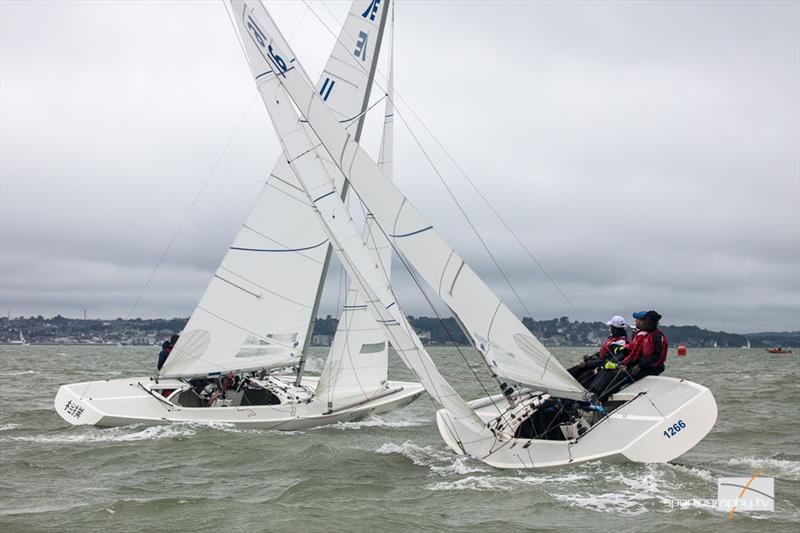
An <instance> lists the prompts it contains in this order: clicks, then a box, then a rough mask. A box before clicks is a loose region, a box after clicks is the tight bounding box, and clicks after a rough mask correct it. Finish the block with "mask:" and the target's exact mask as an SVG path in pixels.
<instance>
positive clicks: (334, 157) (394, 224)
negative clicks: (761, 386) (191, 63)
mask: <svg viewBox="0 0 800 533" xmlns="http://www.w3.org/2000/svg"><path fill="white" fill-rule="evenodd" d="M379 2H380V0H373V2H372V6H373V7H376V6H377V5H378V4H379ZM230 4H231V6H232V8H233V12H234V15H235V20H236V23H237V29H238V31H239V34H240V35H241V37H242V42H243V44H244V50H245V53H246V55H247V58H248V61H249V63H250V68H251V70H252V73H253V75H254V76H255V77H256V78H257V79H259V80H260V81H261V80H263V81H261V83H260V85H259V90H260V91H261V94H262V96H263V101H264V103H265V105H266V107H267V111H268V112H269V115H270V118H271V120H272V123H273V127H274V128H275V131H276V133H277V136H278V139H279V140H280V142H281V145H282V147H283V150H284V153H285V154H286V156H287V159H288V161H290V167H291V170H292V171H293V172H294V174H295V175H296V176H297V178H298V182H299V183H300V185H301V186H302V189H303V192H304V193H305V199H306V201H308V202H310V203H311V204H313V205H314V207H315V214H316V215H317V218H318V221H319V223H320V225H321V226H322V227H323V229H324V231H325V233H326V235H327V238H328V239H329V240H330V242H331V243H332V244H333V250H334V252H335V253H336V255H337V257H338V258H339V260H340V262H341V263H342V264H343V265H344V267H345V269H346V270H347V273H348V276H349V277H350V280H351V282H352V283H353V284H354V286H355V287H357V288H358V290H359V291H360V292H361V294H362V295H363V300H362V301H363V302H364V305H366V307H367V309H368V310H369V312H370V313H371V314H372V316H373V317H374V319H375V321H376V322H377V324H379V325H380V327H381V328H382V330H383V331H384V334H385V336H386V338H388V339H389V340H390V342H391V344H392V347H393V348H394V349H395V351H396V352H397V353H398V355H399V356H400V358H401V359H402V360H403V362H404V363H405V364H406V365H407V366H408V367H409V368H410V369H411V370H412V371H413V372H414V374H415V376H416V377H417V379H418V380H419V381H420V383H421V384H422V385H423V386H424V387H425V389H426V390H427V391H428V394H429V395H430V397H431V400H432V401H433V403H434V405H435V407H436V409H437V413H436V420H437V425H438V428H439V432H440V434H441V436H442V438H443V439H444V441H445V442H446V443H447V444H448V446H450V448H452V449H453V451H455V452H456V453H458V454H461V455H467V456H470V457H472V458H474V459H476V460H478V461H482V462H484V463H487V464H489V465H492V466H495V467H500V468H514V469H518V468H543V467H555V466H561V465H567V464H575V463H580V462H585V461H591V460H598V459H610V460H614V461H640V462H666V461H670V460H672V459H674V458H676V457H678V456H680V455H681V454H683V453H685V452H686V451H688V450H689V449H691V448H692V447H693V446H694V445H695V444H697V443H698V442H699V441H700V440H701V439H703V438H704V437H705V436H706V435H707V434H708V432H709V431H710V430H711V428H712V427H713V426H714V423H715V421H716V418H717V405H716V402H715V400H714V397H713V395H712V394H711V392H710V391H709V389H708V388H706V387H704V386H702V385H698V384H695V383H692V382H689V381H686V380H684V379H676V378H670V377H665V376H647V377H645V378H643V379H641V380H639V381H637V382H636V383H634V384H632V385H630V386H629V387H627V388H625V389H624V390H622V391H621V392H620V393H618V394H615V395H614V396H612V398H611V399H610V401H609V402H607V403H606V408H607V409H608V411H609V413H608V415H607V416H605V415H602V414H599V413H598V412H596V410H593V409H592V408H591V407H592V406H593V405H591V404H590V403H589V402H590V401H591V400H592V399H591V397H590V395H589V394H588V392H587V391H586V390H585V389H584V388H583V387H582V386H581V385H580V383H578V382H577V381H576V380H575V379H574V378H573V377H572V376H571V375H570V374H569V373H568V372H567V370H566V369H565V368H564V367H563V366H562V365H561V364H560V363H559V362H558V361H557V360H556V359H555V358H554V357H553V356H552V354H551V353H550V352H549V351H548V350H547V349H546V348H545V347H544V346H543V345H542V344H541V342H539V340H538V339H536V337H534V336H533V335H532V334H531V332H530V331H529V330H528V329H527V328H526V327H525V326H524V325H523V324H522V322H521V321H520V320H519V319H518V318H517V317H516V316H515V315H514V314H513V313H512V312H511V310H510V309H508V307H506V305H505V304H503V302H502V301H501V300H500V299H499V298H498V297H497V296H496V295H495V294H494V292H493V291H492V290H491V289H490V288H489V287H488V286H487V285H486V284H485V283H484V282H483V281H482V280H481V279H480V277H478V275H477V274H476V273H475V272H474V271H473V270H472V269H471V268H470V267H469V265H467V263H466V262H465V261H464V260H463V259H462V258H461V257H460V256H459V255H458V254H457V253H456V251H455V250H453V249H452V248H451V247H450V246H449V245H448V244H447V243H446V242H445V241H444V239H443V238H442V237H441V236H440V235H439V233H438V231H437V230H436V229H435V228H434V227H433V226H432V225H431V224H430V223H429V222H428V221H427V220H426V219H425V218H424V217H423V215H422V214H421V213H420V212H419V211H417V209H416V208H415V207H414V206H413V204H412V203H411V201H410V200H409V199H408V198H407V197H406V196H405V195H403V193H402V192H401V191H400V190H399V189H398V188H397V186H396V185H395V184H394V183H392V182H391V181H390V180H389V179H388V176H385V175H384V174H383V172H382V169H381V167H380V165H379V164H376V163H375V162H374V161H373V160H372V159H371V158H370V157H369V155H367V154H366V152H364V150H363V149H362V148H361V147H360V146H359V145H358V143H357V142H355V140H354V139H353V138H352V136H351V135H350V134H349V132H348V131H346V129H345V127H344V126H343V125H342V124H341V123H340V120H339V119H338V117H337V116H335V115H334V114H332V113H331V112H330V110H329V109H327V108H326V106H325V103H324V99H323V98H320V96H319V91H318V90H316V89H315V88H314V86H312V85H311V84H310V83H309V82H308V80H307V79H304V77H303V75H302V71H301V70H299V69H298V61H297V59H296V57H295V55H294V54H293V53H292V51H291V49H290V48H289V46H288V43H287V42H286V40H285V39H284V38H283V36H282V35H281V32H280V30H279V29H278V27H277V26H276V25H275V23H274V21H273V20H272V18H271V17H270V15H269V13H268V12H267V11H266V10H265V9H264V7H263V6H262V5H261V4H260V3H259V2H250V1H243V0H230ZM481 72H483V70H481V69H476V75H481ZM262 73H268V75H262ZM498 74H500V73H498V72H496V71H492V72H491V75H492V76H495V75H498ZM315 150H317V152H316V154H319V153H320V152H322V153H323V156H322V157H318V155H315V152H314V151H315ZM331 167H334V168H337V169H338V170H339V171H340V172H341V173H342V174H343V175H344V176H345V177H346V178H347V180H348V181H347V183H348V184H349V186H350V187H352V188H353V189H354V190H355V191H356V193H357V194H358V197H359V199H360V201H361V202H362V203H363V205H364V207H365V210H366V212H367V213H368V217H369V219H370V220H372V221H374V223H375V225H376V226H377V227H378V228H379V229H380V231H381V232H382V233H383V234H384V235H385V236H386V238H387V241H388V242H389V244H390V245H391V246H392V248H393V249H394V250H395V251H396V252H397V253H398V255H399V256H400V257H401V258H402V259H403V263H404V265H407V269H408V271H409V272H411V273H412V274H413V275H417V274H418V276H419V278H421V280H424V281H425V282H427V284H428V285H429V287H431V288H432V290H433V291H434V292H435V293H436V294H437V295H438V296H439V297H440V298H441V299H442V300H443V301H444V303H445V304H446V305H447V306H448V307H449V309H450V310H451V311H452V312H453V314H454V315H455V317H456V320H457V321H458V323H459V325H461V327H462V329H463V330H464V332H465V333H466V334H467V337H468V338H469V340H470V341H471V343H472V345H473V347H474V348H475V350H476V351H477V352H478V353H479V354H480V359H481V361H482V362H483V364H484V365H485V366H486V368H487V369H488V371H489V372H490V374H491V376H492V377H493V378H495V379H496V383H497V386H498V388H499V390H500V391H502V393H500V394H496V395H490V394H489V393H488V392H487V393H486V396H485V397H483V398H481V399H478V400H474V401H472V402H467V401H465V400H464V399H463V398H462V397H461V396H460V395H459V394H458V393H457V392H456V391H455V389H454V388H453V387H452V386H451V385H450V383H448V381H447V380H446V379H445V378H444V376H442V374H441V373H440V372H439V370H438V368H437V367H436V364H435V363H434V361H433V359H432V358H431V356H430V354H429V353H428V352H427V350H426V349H425V347H424V345H423V344H422V342H421V341H420V339H419V337H418V336H417V334H416V333H415V331H414V329H413V328H412V327H411V325H410V324H409V322H408V320H407V318H406V316H407V315H406V313H405V312H404V311H403V309H402V307H401V305H400V303H399V302H398V300H397V298H396V296H395V293H394V287H393V286H392V285H391V283H390V282H389V280H388V279H387V278H386V277H385V276H383V275H381V269H380V268H379V266H378V265H377V264H376V261H375V259H374V255H373V254H372V253H371V251H370V249H369V248H368V247H367V246H366V244H365V243H364V241H363V239H361V238H359V235H360V232H359V230H358V228H357V226H356V225H355V223H354V221H353V219H352V217H351V216H350V214H349V211H348V209H347V207H346V205H345V204H344V203H343V202H342V200H341V196H342V195H341V192H342V189H341V187H342V184H341V182H337V181H336V180H333V179H331V178H330V176H329V175H328V174H327V172H325V170H326V169H327V168H331ZM412 269H413V272H412ZM566 400H573V401H576V402H577V404H575V403H573V404H572V405H578V406H582V407H579V408H578V410H577V411H576V414H575V416H573V417H572V418H570V417H567V416H566V415H564V418H563V419H559V418H558V415H553V414H550V413H552V412H554V413H561V412H562V411H561V407H560V406H562V405H563V402H565V401H566ZM594 407H597V406H594ZM601 411H602V410H601ZM542 420H549V421H550V422H546V423H545V427H544V428H542V426H541V424H542ZM537 428H539V429H537ZM540 429H541V431H539V430H540Z"/></svg>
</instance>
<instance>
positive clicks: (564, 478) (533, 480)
mask: <svg viewBox="0 0 800 533" xmlns="http://www.w3.org/2000/svg"><path fill="white" fill-rule="evenodd" d="M587 479H589V476H587V475H583V474H574V473H573V474H565V475H547V474H545V475H542V476H523V477H513V476H508V477H506V476H491V475H490V476H467V477H465V478H462V479H457V480H455V481H441V482H439V483H433V484H431V485H428V486H427V487H426V488H427V489H428V490H436V491H450V490H473V491H511V490H515V489H519V488H520V487H526V486H535V485H543V484H545V483H572V482H575V481H582V480H587Z"/></svg>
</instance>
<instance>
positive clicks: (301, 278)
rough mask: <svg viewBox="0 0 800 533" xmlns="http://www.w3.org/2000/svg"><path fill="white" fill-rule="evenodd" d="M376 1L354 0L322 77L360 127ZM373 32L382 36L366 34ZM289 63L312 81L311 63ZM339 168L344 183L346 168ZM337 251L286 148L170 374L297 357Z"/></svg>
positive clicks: (327, 93) (343, 115)
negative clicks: (328, 262)
mask: <svg viewBox="0 0 800 533" xmlns="http://www.w3.org/2000/svg"><path fill="white" fill-rule="evenodd" d="M374 4H375V2H374V0H356V1H355V2H353V5H352V7H351V9H350V12H349V14H348V17H347V20H346V21H345V24H344V26H343V27H342V31H341V34H340V35H339V39H338V41H337V43H336V45H335V46H334V50H333V53H332V54H331V57H330V59H329V60H328V64H327V65H326V67H325V71H324V72H323V74H322V75H321V77H320V81H319V84H318V87H317V93H318V94H320V95H321V101H324V102H325V105H327V106H329V108H330V109H331V110H332V112H333V113H334V114H335V115H336V116H337V117H340V119H339V120H341V121H342V123H343V125H344V126H348V127H349V126H352V128H350V130H349V131H350V132H351V134H353V135H354V134H355V130H356V129H357V128H358V127H359V126H360V123H361V121H360V120H359V119H360V118H361V116H362V113H363V111H364V110H365V109H366V106H367V100H368V95H369V89H370V84H369V83H368V79H369V77H370V76H369V72H370V66H371V65H372V64H373V57H374V55H375V54H376V51H377V48H378V45H379V39H378V38H377V37H378V34H379V29H380V27H381V25H382V22H383V20H384V17H385V13H386V9H377V10H374V11H373V5H374ZM364 13H367V15H366V16H362V14H364ZM365 33H366V34H367V35H372V36H374V38H372V39H370V38H366V39H364V38H363V37H361V36H362V35H364V34H365ZM354 50H358V52H359V53H358V55H357V56H356V54H355V53H354ZM362 62H365V63H366V65H367V68H364V67H362V65H361V63H362ZM260 67H263V70H260V71H254V75H255V77H256V83H259V82H261V81H262V79H263V78H264V77H267V76H269V73H270V72H271V67H270V66H269V65H267V64H262V65H260ZM254 68H255V66H254ZM288 68H291V69H292V70H293V71H294V72H295V73H297V74H298V75H299V76H301V77H302V78H303V79H304V80H305V81H306V83H310V81H309V79H308V76H307V75H306V74H305V73H304V72H303V71H302V69H300V68H297V67H296V66H294V65H288ZM373 68H374V66H373ZM337 175H338V177H337V178H336V179H338V180H339V184H340V187H341V183H342V182H343V179H344V178H343V177H341V176H340V173H339V172H338V171H337ZM328 254H329V252H328V242H327V238H326V236H325V233H324V232H323V231H322V229H321V228H320V226H319V223H318V221H317V220H316V218H315V215H314V213H313V211H312V210H311V206H310V205H309V202H308V199H307V198H306V196H305V193H304V192H303V189H302V187H301V186H300V185H299V183H298V182H297V179H296V177H295V176H294V174H293V172H292V171H291V170H290V169H289V166H288V164H287V163H286V161H285V158H284V157H281V158H280V160H279V161H278V162H277V163H276V165H275V168H274V169H273V171H272V173H271V174H270V175H269V177H268V178H267V180H266V183H265V185H264V188H263V190H262V191H261V193H260V195H259V197H258V200H257V202H256V204H255V206H254V208H253V210H252V211H251V213H250V215H249V216H248V217H247V220H246V221H245V223H244V225H243V226H242V228H241V230H240V231H239V233H238V235H237V236H236V238H235V239H234V242H233V244H232V245H231V247H230V249H229V250H228V252H227V254H226V255H225V257H224V259H223V260H222V264H221V265H220V266H219V268H218V269H217V271H216V272H215V274H214V276H213V278H212V279H211V282H210V284H209V286H208V288H207V289H206V292H205V293H204V294H203V297H202V298H201V299H200V302H199V304H198V305H197V308H196V309H195V310H194V312H193V313H192V316H191V317H190V319H189V322H188V323H187V324H186V327H185V328H184V332H183V334H182V335H181V339H180V340H179V341H178V344H177V345H176V346H175V348H174V349H173V351H172V353H171V354H170V356H169V359H167V362H166V363H165V365H164V367H163V368H162V370H161V372H160V375H162V376H167V377H173V376H191V375H206V374H214V373H217V372H227V371H237V370H249V369H258V368H269V367H281V366H288V365H292V364H297V363H298V362H299V361H300V359H301V354H302V352H303V350H304V349H305V348H306V341H307V338H308V335H309V334H310V329H311V325H312V324H313V320H314V318H315V316H314V315H315V314H316V309H315V307H316V303H317V301H318V296H319V291H320V290H321V289H320V287H321V284H322V282H323V276H324V266H325V263H326V258H327V256H328Z"/></svg>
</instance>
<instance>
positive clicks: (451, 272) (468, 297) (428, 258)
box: [231, 0, 586, 399]
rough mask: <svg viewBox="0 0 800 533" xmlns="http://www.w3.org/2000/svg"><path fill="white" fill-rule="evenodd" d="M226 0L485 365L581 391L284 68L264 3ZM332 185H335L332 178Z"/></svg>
mask: <svg viewBox="0 0 800 533" xmlns="http://www.w3.org/2000/svg"><path fill="white" fill-rule="evenodd" d="M231 3H232V4H233V5H234V6H235V7H234V12H235V13H237V14H238V15H239V16H238V18H237V23H238V24H239V27H240V31H241V32H242V36H243V37H242V38H243V40H244V41H245V42H248V43H249V45H250V46H249V47H246V51H247V53H248V54H249V55H251V57H250V59H251V61H252V60H253V57H254V56H255V57H258V58H260V59H261V60H263V61H264V62H265V63H266V64H268V65H272V66H273V67H274V69H275V70H276V73H277V76H276V79H277V80H278V82H279V83H280V84H281V85H282V86H283V87H284V88H285V90H286V92H287V94H288V95H289V96H290V98H291V100H292V102H293V103H294V105H295V106H296V107H297V109H298V110H299V111H300V114H301V115H302V116H303V117H304V119H305V120H306V121H307V126H308V127H309V128H311V129H312V130H313V132H314V134H315V135H316V137H317V138H318V139H319V141H320V142H321V143H322V145H323V147H324V149H325V150H326V151H327V152H328V154H330V155H329V157H330V158H332V159H333V161H335V163H336V166H337V167H339V168H340V169H341V170H342V172H343V173H344V174H345V175H346V176H347V178H348V180H349V183H350V184H351V186H352V187H353V188H354V189H355V191H356V193H357V194H358V196H359V197H360V199H361V201H362V202H363V203H364V204H365V205H366V206H367V207H368V209H369V211H370V212H371V213H372V214H373V216H374V219H375V221H376V223H377V224H378V225H379V226H380V227H381V229H382V231H383V232H384V233H386V234H387V235H388V236H389V237H390V239H391V241H392V244H393V246H394V247H395V248H396V249H398V250H399V251H400V252H401V253H402V254H403V255H404V256H405V258H406V259H407V260H408V261H409V262H410V263H411V264H412V265H414V267H415V268H416V269H417V271H418V272H419V274H420V275H421V276H422V277H423V279H425V281H426V282H427V283H428V284H429V285H430V286H431V287H432V288H434V290H436V292H437V294H439V296H440V297H441V298H442V299H443V300H444V302H445V303H446V304H447V305H448V307H449V308H450V309H451V310H452V311H453V312H454V313H455V315H456V316H457V317H458V319H459V321H460V322H461V323H462V324H463V325H464V327H465V328H466V330H467V332H468V333H469V335H470V337H471V340H472V342H473V344H474V345H475V347H476V348H477V349H478V350H479V351H480V353H481V354H482V355H483V357H484V359H485V361H486V363H487V365H488V366H489V368H490V369H491V370H492V371H493V372H494V373H495V374H497V375H498V376H500V377H502V378H505V379H507V380H509V381H511V382H513V383H518V384H521V385H525V386H529V387H533V388H536V389H538V390H543V391H547V392H550V393H551V394H553V395H554V396H560V397H566V398H576V399H583V398H585V397H586V390H585V389H584V388H583V387H582V386H581V385H580V384H579V383H578V382H577V381H576V380H575V379H574V378H573V377H572V376H571V375H570V374H569V373H568V372H567V371H566V369H565V368H564V367H563V366H561V364H560V363H559V362H558V361H557V360H556V359H555V357H553V356H552V354H550V353H549V351H548V350H547V349H546V348H545V347H544V346H543V345H542V344H541V342H539V340H538V339H537V338H536V337H534V336H533V335H532V334H531V333H530V331H528V329H527V328H526V327H525V326H524V325H523V324H522V322H521V321H520V320H519V319H518V318H517V317H516V316H515V315H514V314H513V313H512V312H511V310H510V309H508V307H506V306H505V304H503V303H502V301H501V300H500V299H499V298H498V297H497V296H496V295H495V294H494V293H493V292H492V290H491V289H489V287H488V286H487V285H486V284H485V283H484V282H483V281H482V280H481V279H480V278H479V277H478V275H477V274H476V273H475V272H474V271H473V270H472V269H471V268H470V267H469V266H468V265H467V264H466V263H465V262H464V260H463V259H462V258H461V257H460V256H459V255H458V254H456V252H455V251H454V250H453V249H452V248H451V247H450V246H449V245H448V244H447V243H446V242H445V241H444V239H442V237H441V236H440V235H439V234H438V232H437V231H436V230H435V229H434V228H433V226H431V225H430V224H429V223H428V222H427V220H425V218H424V217H423V216H422V215H421V214H420V213H419V211H417V210H416V208H414V206H413V205H412V204H411V203H410V202H409V200H408V199H407V198H406V197H405V196H404V195H403V194H402V192H400V190H399V189H398V188H397V187H396V186H395V185H394V184H393V183H392V182H391V181H390V180H388V179H386V177H385V176H383V175H382V174H381V172H380V169H379V168H378V167H377V165H376V164H375V162H374V161H372V160H371V159H370V157H369V155H368V154H367V153H366V152H365V151H364V150H362V149H361V147H360V146H359V145H358V143H356V142H355V141H354V140H353V138H352V135H351V134H350V133H349V132H347V131H346V130H345V129H344V128H343V127H342V126H341V125H340V124H339V123H338V121H337V120H336V118H335V117H334V116H333V115H332V114H331V113H330V112H329V111H328V110H327V109H326V108H325V104H324V102H323V101H322V100H321V99H320V98H319V97H318V95H317V94H315V92H314V89H313V88H312V87H311V86H310V85H309V84H308V83H307V82H306V81H305V80H304V79H303V78H302V76H301V75H299V73H298V72H296V69H292V68H287V67H286V66H287V65H289V64H292V63H293V62H294V55H293V54H292V52H291V50H290V49H289V47H288V44H287V43H286V41H285V40H284V39H283V37H282V36H281V35H280V32H279V30H278V28H277V27H276V26H275V24H274V22H273V21H272V19H271V18H270V16H269V15H268V14H267V12H266V10H264V9H263V7H262V6H260V4H248V3H246V2H243V1H241V0H231ZM248 24H249V25H250V26H249V27H248ZM262 95H263V92H262ZM273 96H274V95H273ZM266 99H267V98H265V101H266ZM304 133H305V132H304ZM333 190H334V191H336V190H338V189H336V188H335V184H333ZM334 194H335V193H334ZM314 198H316V197H314Z"/></svg>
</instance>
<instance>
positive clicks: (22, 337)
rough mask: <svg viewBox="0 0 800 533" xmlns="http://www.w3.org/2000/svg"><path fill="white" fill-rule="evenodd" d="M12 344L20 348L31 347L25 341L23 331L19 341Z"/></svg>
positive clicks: (20, 333) (20, 332) (20, 331)
mask: <svg viewBox="0 0 800 533" xmlns="http://www.w3.org/2000/svg"><path fill="white" fill-rule="evenodd" d="M11 344H16V345H18V346H29V345H30V343H29V342H28V341H26V340H25V336H24V335H23V334H22V330H19V340H18V341H16V340H14V341H11Z"/></svg>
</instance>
